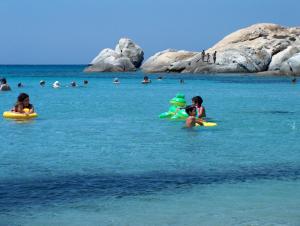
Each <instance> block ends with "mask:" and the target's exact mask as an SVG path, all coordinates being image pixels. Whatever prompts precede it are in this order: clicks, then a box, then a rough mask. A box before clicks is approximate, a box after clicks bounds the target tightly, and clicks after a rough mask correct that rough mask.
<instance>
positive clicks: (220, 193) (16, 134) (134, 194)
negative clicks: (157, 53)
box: [0, 66, 300, 226]
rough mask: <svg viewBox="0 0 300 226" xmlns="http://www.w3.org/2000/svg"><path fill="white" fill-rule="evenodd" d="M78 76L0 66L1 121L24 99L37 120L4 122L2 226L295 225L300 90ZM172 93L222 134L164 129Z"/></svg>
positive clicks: (282, 82) (226, 78) (284, 81)
mask: <svg viewBox="0 0 300 226" xmlns="http://www.w3.org/2000/svg"><path fill="white" fill-rule="evenodd" d="M82 70H83V66H9V67H4V66H1V67H0V74H2V75H4V76H5V77H6V78H7V80H8V83H9V84H10V85H11V86H12V89H13V91H12V92H2V93H0V111H1V112H3V111H6V110H8V109H10V108H11V107H12V106H13V104H14V103H15V101H16V98H17V96H18V94H19V93H20V92H26V93H28V94H29V95H30V98H31V102H32V104H34V106H35V108H36V111H37V112H38V113H39V118H37V119H36V120H33V121H30V122H27V123H20V122H15V121H12V120H6V119H1V120H0V135H1V136H0V142H1V149H0V225H1V226H2V225H245V226H246V225H247V226H248V225H255V226H256V225H300V211H299V209H300V141H299V137H300V136H299V135H300V133H299V131H300V86H299V84H291V82H290V78H286V77H285V78H283V77H258V76H247V75H191V74H189V75H172V74H166V75H164V74H160V75H149V77H150V78H151V79H152V83H151V84H149V85H142V84H141V83H140V81H141V80H142V77H143V76H144V75H143V74H142V73H141V72H136V73H124V74H118V73H102V74H101V73H99V74H84V73H83V72H82ZM158 76H164V79H163V80H161V81H158V80H157V79H156V78H157V77H158ZM114 77H119V79H120V81H121V84H119V85H114V84H112V79H113V78H114ZM181 78H183V79H184V80H185V83H184V84H180V83H179V79H181ZM42 79H43V80H45V81H46V87H44V88H42V87H40V86H39V81H40V80H42ZM85 79H87V80H88V81H89V85H88V86H87V87H78V88H71V87H66V86H69V83H70V82H71V81H76V82H77V83H78V84H79V85H82V82H83V80H85ZM56 80H58V81H60V82H61V83H62V85H63V87H62V88H60V89H53V88H51V84H52V83H53V82H54V81H56ZM18 82H22V83H23V84H24V87H23V88H17V83H18ZM178 92H181V93H184V94H185V96H186V99H187V101H188V102H189V103H190V102H191V98H192V97H193V96H194V95H201V96H202V97H203V99H204V106H205V107H206V111H207V115H208V117H209V120H210V121H214V122H217V123H218V126H217V127H208V128H195V129H186V128H184V123H183V122H172V121H168V120H162V119H159V118H158V115H159V114H160V113H162V112H165V111H167V110H168V108H169V103H168V102H169V100H170V99H171V98H173V97H174V96H175V95H176V93H178Z"/></svg>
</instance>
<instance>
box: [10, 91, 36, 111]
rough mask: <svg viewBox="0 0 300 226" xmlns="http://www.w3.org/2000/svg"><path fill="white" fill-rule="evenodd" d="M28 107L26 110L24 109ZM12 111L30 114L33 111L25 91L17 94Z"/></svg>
mask: <svg viewBox="0 0 300 226" xmlns="http://www.w3.org/2000/svg"><path fill="white" fill-rule="evenodd" d="M25 109H28V110H25ZM11 111H12V112H18V113H21V114H31V113H34V107H33V105H32V104H30V100H29V96H28V94H26V93H21V94H20V95H19V96H18V100H17V103H16V104H15V106H14V107H13V108H12V110H11Z"/></svg>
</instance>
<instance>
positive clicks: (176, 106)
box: [159, 93, 188, 120]
mask: <svg viewBox="0 0 300 226" xmlns="http://www.w3.org/2000/svg"><path fill="white" fill-rule="evenodd" d="M170 104H171V106H170V108H169V111H167V112H164V113H161V114H160V115H159V117H160V118H169V119H174V120H175V119H186V118H187V117H188V114H187V113H186V112H185V109H184V108H185V107H186V100H185V96H184V94H182V93H178V94H177V95H176V97H174V98H172V99H171V100H170Z"/></svg>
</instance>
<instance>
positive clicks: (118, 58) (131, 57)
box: [85, 38, 144, 72]
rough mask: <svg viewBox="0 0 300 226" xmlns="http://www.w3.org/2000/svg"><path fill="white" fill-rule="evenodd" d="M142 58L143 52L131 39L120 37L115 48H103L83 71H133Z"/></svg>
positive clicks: (139, 64)
mask: <svg viewBox="0 0 300 226" xmlns="http://www.w3.org/2000/svg"><path fill="white" fill-rule="evenodd" d="M143 60H144V52H143V50H142V49H141V47H139V46H138V45H136V44H135V43H134V42H133V41H132V40H130V39H128V38H121V39H120V40H119V43H118V44H117V46H116V48H115V50H113V49H103V50H102V51H101V52H100V53H99V54H98V56H96V57H95V58H94V59H93V60H92V62H91V63H90V66H88V67H87V68H86V69H85V72H118V71H135V70H136V69H137V68H139V67H140V66H141V64H142V62H143Z"/></svg>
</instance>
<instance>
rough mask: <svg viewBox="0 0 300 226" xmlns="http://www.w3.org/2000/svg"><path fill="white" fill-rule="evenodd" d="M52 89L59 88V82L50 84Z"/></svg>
mask: <svg viewBox="0 0 300 226" xmlns="http://www.w3.org/2000/svg"><path fill="white" fill-rule="evenodd" d="M52 87H53V88H55V89H57V88H60V83H59V81H55V82H54V83H53V84H52Z"/></svg>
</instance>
